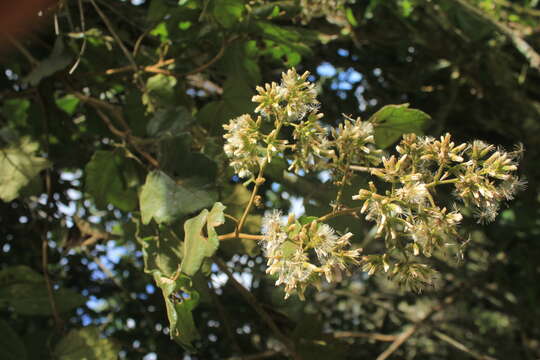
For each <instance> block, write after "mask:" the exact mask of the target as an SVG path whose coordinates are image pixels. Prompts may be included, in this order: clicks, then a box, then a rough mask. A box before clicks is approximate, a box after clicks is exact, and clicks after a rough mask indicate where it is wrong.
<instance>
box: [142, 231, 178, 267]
mask: <svg viewBox="0 0 540 360" xmlns="http://www.w3.org/2000/svg"><path fill="white" fill-rule="evenodd" d="M137 241H138V242H139V243H140V244H141V245H142V251H143V259H144V271H145V272H146V273H149V274H153V273H155V272H157V273H161V274H163V275H165V276H169V277H172V276H173V275H174V273H175V272H177V271H178V268H179V264H180V262H181V261H182V242H181V241H180V239H179V238H178V237H177V236H176V234H175V233H174V232H173V231H171V230H170V229H165V230H163V229H162V230H161V231H158V229H157V226H152V225H148V226H145V225H142V224H141V223H138V227H137Z"/></svg>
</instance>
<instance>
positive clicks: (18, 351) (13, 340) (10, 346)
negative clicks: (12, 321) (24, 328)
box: [0, 319, 27, 360]
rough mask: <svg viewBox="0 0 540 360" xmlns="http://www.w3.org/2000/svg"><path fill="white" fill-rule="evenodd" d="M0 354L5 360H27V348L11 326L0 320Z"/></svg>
mask: <svg viewBox="0 0 540 360" xmlns="http://www.w3.org/2000/svg"><path fill="white" fill-rule="evenodd" d="M0 349H1V350H0V352H1V357H2V359H3V360H26V359H27V354H26V348H25V347H24V343H23V341H22V340H21V338H20V337H19V335H18V334H17V333H16V332H15V331H13V329H12V328H11V326H9V324H8V323H7V322H5V321H4V320H2V319H0Z"/></svg>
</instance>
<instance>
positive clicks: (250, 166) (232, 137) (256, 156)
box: [223, 114, 264, 177]
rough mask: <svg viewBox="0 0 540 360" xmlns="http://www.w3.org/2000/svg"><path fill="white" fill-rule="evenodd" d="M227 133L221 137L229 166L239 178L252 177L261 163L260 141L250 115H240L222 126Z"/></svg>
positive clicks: (262, 155) (262, 157)
mask: <svg viewBox="0 0 540 360" xmlns="http://www.w3.org/2000/svg"><path fill="white" fill-rule="evenodd" d="M223 128H224V129H225V130H227V133H226V134H225V135H223V137H224V138H225V139H226V140H227V141H226V143H225V145H224V146H223V150H224V151H225V154H226V155H227V156H228V157H229V158H230V160H231V163H230V164H231V166H232V167H233V168H234V170H235V171H236V172H237V173H238V176H240V177H247V176H251V175H253V170H254V169H256V168H257V167H258V166H259V165H260V164H261V163H262V161H264V154H261V149H260V148H259V145H258V144H259V142H260V141H261V140H262V139H261V135H260V133H259V127H258V125H257V123H256V122H255V121H254V120H253V119H252V118H251V116H250V115H247V114H245V115H241V116H239V117H237V118H235V119H232V120H230V121H229V124H226V125H223Z"/></svg>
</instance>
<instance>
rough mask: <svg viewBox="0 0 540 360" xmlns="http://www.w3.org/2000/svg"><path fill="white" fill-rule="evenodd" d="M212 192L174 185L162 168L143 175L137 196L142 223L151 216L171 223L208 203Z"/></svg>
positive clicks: (146, 222)
mask: <svg viewBox="0 0 540 360" xmlns="http://www.w3.org/2000/svg"><path fill="white" fill-rule="evenodd" d="M214 198H215V194H213V193H212V192H208V191H206V190H203V189H201V188H200V187H195V186H190V185H187V184H186V185H185V186H184V185H182V184H177V183H176V182H175V181H174V180H173V179H171V178H170V177H169V176H167V175H166V174H165V173H163V172H162V171H153V172H151V173H149V174H148V176H147V177H146V182H145V184H144V185H143V187H142V190H141V194H140V197H139V201H140V207H141V217H142V222H143V224H148V223H149V222H150V221H151V220H152V219H154V220H155V221H156V222H157V223H171V222H173V221H175V220H178V219H179V218H181V217H182V216H185V215H187V214H190V213H192V212H195V211H197V210H200V209H202V208H204V207H207V206H210V205H211V204H213V203H214V201H215V200H214Z"/></svg>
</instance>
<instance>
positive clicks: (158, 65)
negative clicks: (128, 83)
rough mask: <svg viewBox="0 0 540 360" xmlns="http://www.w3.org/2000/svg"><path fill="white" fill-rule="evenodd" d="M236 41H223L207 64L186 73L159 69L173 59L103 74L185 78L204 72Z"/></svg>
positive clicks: (235, 38)
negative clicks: (124, 73)
mask: <svg viewBox="0 0 540 360" xmlns="http://www.w3.org/2000/svg"><path fill="white" fill-rule="evenodd" d="M237 39H238V38H237V37H233V38H231V39H229V40H224V41H223V44H222V45H221V48H220V49H219V51H218V53H217V54H216V55H215V56H214V57H213V58H212V59H210V60H209V61H208V62H206V63H204V64H202V65H201V66H199V67H197V68H195V69H193V70H190V71H188V72H184V73H175V72H173V71H170V70H166V69H161V67H163V66H166V65H170V64H174V63H175V62H176V60H175V59H167V60H164V61H160V62H158V63H156V64H154V65H148V66H145V67H143V68H141V69H138V67H137V65H136V64H132V65H130V66H123V67H119V68H114V69H108V70H106V71H105V74H106V75H113V74H118V73H123V72H129V71H137V70H142V71H144V72H149V73H157V74H164V75H168V76H173V77H176V78H180V77H187V76H189V75H194V74H198V73H200V72H203V71H204V70H206V69H207V68H209V67H210V66H212V65H213V64H214V63H215V62H216V61H218V60H219V59H221V57H222V56H223V55H224V54H225V49H226V48H227V46H228V45H230V44H231V43H232V42H234V41H236V40H237Z"/></svg>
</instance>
